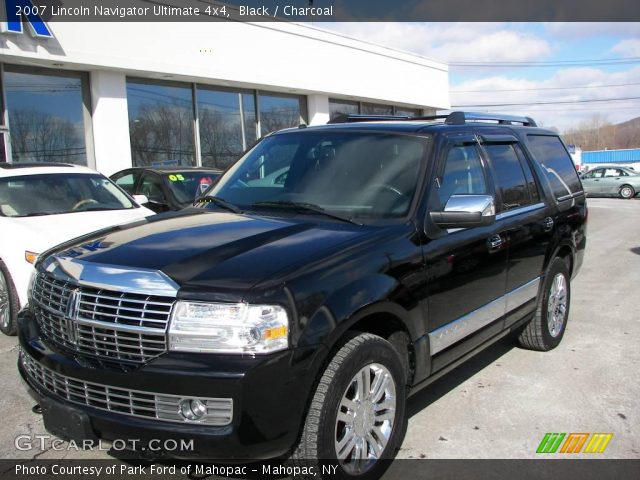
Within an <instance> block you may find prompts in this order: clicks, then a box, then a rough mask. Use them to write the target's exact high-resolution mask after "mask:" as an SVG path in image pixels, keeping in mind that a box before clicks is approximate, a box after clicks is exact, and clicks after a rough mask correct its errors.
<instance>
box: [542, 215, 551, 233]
mask: <svg viewBox="0 0 640 480" xmlns="http://www.w3.org/2000/svg"><path fill="white" fill-rule="evenodd" d="M542 225H543V226H544V231H545V232H548V231H550V230H551V229H552V228H553V218H551V217H547V218H545V219H544V220H543V221H542Z"/></svg>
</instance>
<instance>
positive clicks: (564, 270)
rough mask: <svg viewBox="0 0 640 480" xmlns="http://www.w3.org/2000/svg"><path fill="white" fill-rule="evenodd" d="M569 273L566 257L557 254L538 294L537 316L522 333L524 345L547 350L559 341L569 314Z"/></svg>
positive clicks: (520, 338) (521, 340) (555, 345)
mask: <svg viewBox="0 0 640 480" xmlns="http://www.w3.org/2000/svg"><path fill="white" fill-rule="evenodd" d="M569 277H570V275H569V267H568V265H567V262H566V260H565V259H564V258H559V257H556V258H554V259H553V262H552V263H551V266H550V268H549V271H548V272H547V275H546V276H545V280H544V284H543V286H542V291H541V292H540V295H539V297H538V306H537V309H536V313H535V316H534V317H533V318H532V319H531V321H530V322H529V323H528V324H527V325H526V327H524V330H522V333H520V337H519V339H518V340H519V342H520V345H521V346H523V347H524V348H528V349H530V350H539V351H548V350H551V349H554V348H556V347H557V346H558V345H559V344H560V341H561V340H562V337H563V336H564V331H565V329H566V327H567V320H568V318H569V303H570V300H571V285H570V281H569Z"/></svg>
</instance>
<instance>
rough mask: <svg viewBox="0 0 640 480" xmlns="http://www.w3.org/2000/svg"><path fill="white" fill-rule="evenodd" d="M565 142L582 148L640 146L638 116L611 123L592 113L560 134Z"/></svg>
mask: <svg viewBox="0 0 640 480" xmlns="http://www.w3.org/2000/svg"><path fill="white" fill-rule="evenodd" d="M562 138H563V139H564V141H565V143H567V144H570V145H575V146H577V147H580V148H582V150H585V151H586V150H618V149H622V148H640V117H636V118H634V119H632V120H628V121H626V122H622V123H617V124H613V123H610V122H607V121H606V120H605V118H604V117H603V116H602V115H594V116H593V117H591V118H590V119H589V120H587V121H585V122H582V123H581V124H579V125H578V126H577V127H575V128H571V129H568V130H566V131H565V132H564V133H563V134H562Z"/></svg>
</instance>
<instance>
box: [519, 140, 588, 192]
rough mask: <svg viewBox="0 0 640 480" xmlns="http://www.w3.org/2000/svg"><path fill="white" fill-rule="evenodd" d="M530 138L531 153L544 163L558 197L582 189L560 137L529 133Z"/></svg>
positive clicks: (548, 177) (545, 170) (543, 165)
mask: <svg viewBox="0 0 640 480" xmlns="http://www.w3.org/2000/svg"><path fill="white" fill-rule="evenodd" d="M528 140H529V148H530V150H531V153H533V156H534V157H535V159H536V160H537V161H538V162H539V163H540V165H542V168H543V170H544V172H545V174H546V176H547V179H548V180H549V183H551V188H552V190H553V194H554V195H555V197H556V198H557V199H562V198H564V197H567V196H569V195H571V194H573V193H576V192H580V191H582V186H581V185H580V179H579V178H578V174H577V172H576V167H575V166H574V164H573V160H571V157H570V156H569V154H568V153H567V150H566V149H565V148H564V145H563V144H562V141H561V140H560V138H559V137H554V136H548V135H528Z"/></svg>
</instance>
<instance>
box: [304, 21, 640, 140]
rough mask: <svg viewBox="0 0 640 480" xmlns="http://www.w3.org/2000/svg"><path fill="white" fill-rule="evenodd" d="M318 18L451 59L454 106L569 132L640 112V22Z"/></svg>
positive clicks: (328, 26) (377, 40)
mask: <svg viewBox="0 0 640 480" xmlns="http://www.w3.org/2000/svg"><path fill="white" fill-rule="evenodd" d="M316 26H321V28H324V29H327V30H333V31H337V32H340V33H343V34H346V35H349V36H352V37H355V38H358V39H361V40H364V41H368V42H372V43H376V44H379V45H384V46H387V47H391V48H396V49H399V50H403V51H406V52H411V53H414V54H417V55H421V56H424V57H428V58H432V59H435V60H441V61H444V62H447V63H449V65H450V70H449V85H450V91H451V105H452V109H453V110H467V111H480V112H502V113H509V114H513V115H527V116H531V117H533V118H534V119H535V120H536V121H537V122H538V124H541V125H544V126H545V127H556V128H558V130H559V131H561V132H565V131H566V130H567V129H571V128H574V127H579V126H581V125H585V124H588V123H592V122H593V120H594V117H598V119H599V120H600V121H608V122H611V123H619V122H623V121H625V120H629V119H632V118H635V117H640V23H401V22H397V23H324V24H321V25H316ZM478 63H480V65H479V64H478ZM470 64H471V65H470ZM425 88H428V86H425ZM613 99H625V100H613ZM594 100H600V101H594ZM602 100H604V101H602ZM550 102H551V103H550ZM557 102H565V103H557ZM535 103H538V105H534V104H535ZM504 104H517V105H504ZM489 105H491V106H489ZM494 105H496V106H494Z"/></svg>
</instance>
